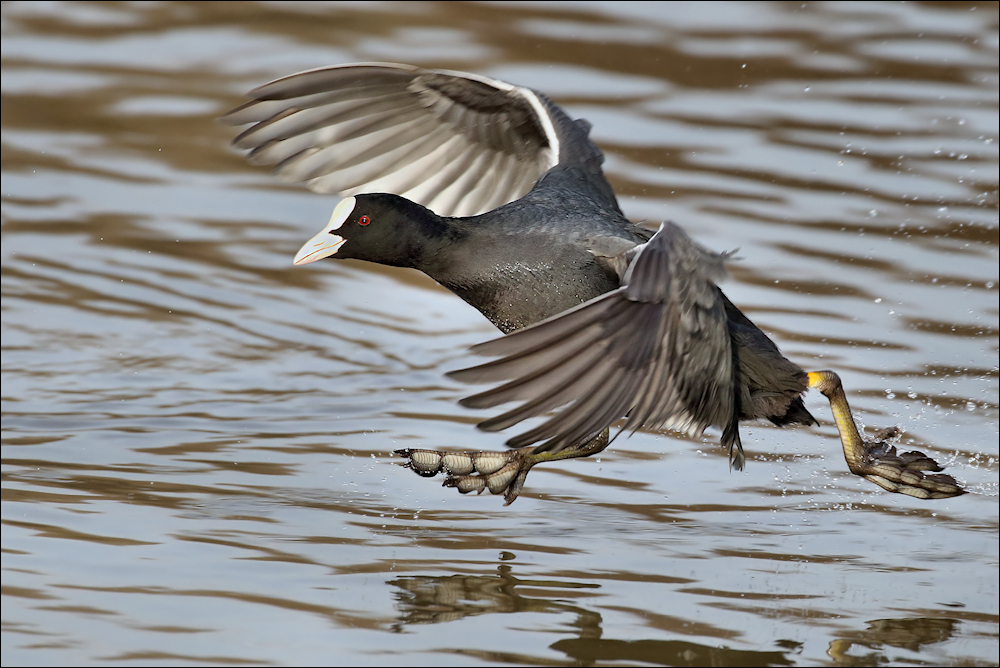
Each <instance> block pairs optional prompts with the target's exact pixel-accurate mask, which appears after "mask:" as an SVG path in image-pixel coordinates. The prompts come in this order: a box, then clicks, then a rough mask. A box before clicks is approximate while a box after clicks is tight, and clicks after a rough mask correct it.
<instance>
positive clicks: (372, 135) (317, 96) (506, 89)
mask: <svg viewBox="0 0 1000 668" xmlns="http://www.w3.org/2000/svg"><path fill="white" fill-rule="evenodd" d="M249 95H250V97H251V98H252V99H251V101H250V102H248V103H246V104H244V105H243V106H241V107H239V108H237V109H235V110H233V111H231V112H230V113H228V114H227V115H225V116H224V117H223V118H222V120H223V122H226V123H229V124H231V125H246V124H252V125H251V127H250V128H248V129H247V130H245V131H244V132H243V133H242V134H240V135H239V136H238V137H237V138H236V139H235V140H234V142H233V143H234V145H235V146H236V147H237V148H241V149H246V150H249V152H250V153H249V156H248V157H249V159H250V161H251V162H253V163H254V164H261V165H274V166H275V172H276V173H277V174H278V176H279V177H281V178H282V179H284V180H287V181H294V182H302V183H305V184H306V185H307V186H308V187H309V188H311V189H312V190H315V191H317V192H322V193H337V194H340V195H343V196H347V195H354V194H358V193H361V192H388V193H395V194H397V195H402V196H404V197H406V198H408V199H411V200H413V201H415V202H418V203H420V204H423V205H424V206H426V207H428V208H430V209H431V210H433V211H435V212H436V213H438V214H439V215H442V216H471V215H475V214H479V213H483V212H486V211H489V210H491V209H494V208H496V207H498V206H501V205H503V204H506V203H507V202H511V201H513V200H515V199H518V198H520V197H522V196H523V195H524V194H526V193H527V192H528V191H529V190H530V189H531V187H532V185H534V183H535V181H537V180H538V178H539V177H541V175H542V174H544V173H545V172H546V171H548V170H549V169H550V168H551V167H553V166H555V165H556V164H558V163H559V161H560V138H561V136H563V135H565V134H566V133H567V132H568V133H569V134H570V136H572V137H573V138H574V139H577V140H579V135H580V134H581V132H582V136H583V141H585V142H586V143H588V144H589V140H587V139H586V128H585V127H584V126H576V124H575V123H574V122H573V121H570V120H569V119H568V117H566V116H565V114H564V113H563V112H562V111H561V110H560V109H559V108H558V107H556V106H555V105H554V104H552V102H550V101H549V100H548V99H547V98H545V97H544V96H542V95H540V94H538V93H535V92H534V91H531V90H529V89H527V88H521V87H517V86H512V85H510V84H507V83H504V82H502V81H497V80H494V79H489V78H486V77H481V76H477V75H473V74H464V73H461V72H450V71H447V70H426V69H421V68H417V67H412V66H409V65H395V64H390V63H361V64H353V65H341V66H335V67H326V68H321V69H316V70H310V71H307V72H300V73H298V74H293V75H291V76H288V77H284V78H282V79H277V80H275V81H272V82H271V83H268V84H265V85H263V86H261V87H260V88H257V89H255V90H253V91H251V93H250V94H249ZM557 126H558V127H557ZM593 151H597V149H596V147H593ZM597 154H598V155H599V151H597Z"/></svg>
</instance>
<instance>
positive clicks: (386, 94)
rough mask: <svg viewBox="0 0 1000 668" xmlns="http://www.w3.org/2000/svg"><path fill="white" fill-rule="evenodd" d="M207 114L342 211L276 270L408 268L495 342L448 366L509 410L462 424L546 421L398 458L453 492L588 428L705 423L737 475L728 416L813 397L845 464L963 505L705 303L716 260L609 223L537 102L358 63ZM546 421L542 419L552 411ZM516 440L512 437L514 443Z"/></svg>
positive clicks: (595, 172)
mask: <svg viewBox="0 0 1000 668" xmlns="http://www.w3.org/2000/svg"><path fill="white" fill-rule="evenodd" d="M249 97H250V98H251V99H250V101H249V102H247V103H246V104H244V105H242V106H241V107H239V108H237V109H235V110H233V111H232V112H230V113H229V114H227V115H226V116H225V117H224V120H225V121H226V122H228V123H230V124H233V125H249V126H250V127H249V128H247V129H246V130H245V131H243V132H242V134H240V135H239V136H238V137H237V138H236V139H235V140H234V142H233V143H234V145H235V146H236V147H237V148H239V149H244V150H248V151H249V154H248V158H249V159H250V161H251V162H253V163H254V164H260V165H274V169H275V172H276V173H277V175H278V176H279V177H281V178H283V179H286V180H289V181H295V182H301V183H304V184H305V185H306V186H308V187H309V188H311V189H313V190H315V191H317V192H321V193H335V194H338V195H341V196H344V197H345V199H343V200H341V202H340V203H339V204H338V205H337V206H336V208H335V209H334V211H333V215H332V216H331V218H330V222H329V223H328V224H327V225H326V227H324V228H323V229H322V230H321V231H320V232H319V233H318V234H317V235H316V236H315V237H313V238H312V239H311V240H309V241H308V242H306V244H305V245H304V246H303V247H302V249H301V250H300V251H299V253H298V254H297V255H296V256H295V260H294V262H295V264H307V263H310V262H314V261H316V260H320V259H323V258H334V259H342V258H355V259H360V260H368V261H371V262H377V263H380V264H385V265H391V266H396V267H410V268H413V269H418V270H420V271H422V272H424V273H425V274H427V275H428V276H430V277H431V278H433V279H434V280H436V281H437V282H438V283H440V284H441V285H443V286H445V287H447V288H448V289H450V290H451V291H452V292H454V293H455V294H456V295H458V296H459V297H461V298H462V299H464V300H465V301H466V302H468V303H469V304H470V305H472V306H473V307H475V308H476V309H478V310H479V311H480V312H481V313H482V314H483V315H484V316H486V317H487V318H488V319H489V320H490V321H491V322H492V323H493V324H495V325H496V326H497V327H498V328H499V329H500V330H501V331H502V332H504V334H506V335H507V336H503V337H501V338H498V339H496V340H493V341H488V342H486V343H483V344H480V345H478V346H476V347H474V348H473V351H474V352H476V353H479V354H482V355H486V356H492V357H497V358H498V359H496V360H493V361H490V362H486V363H485V364H481V365H479V366H475V367H472V368H469V369H463V370H461V371H457V372H453V373H452V374H451V375H452V376H453V377H455V378H458V379H459V380H462V381H467V382H474V383H487V384H491V385H493V387H492V388H491V389H488V390H486V391H484V392H481V393H479V394H476V395H474V396H471V397H468V398H466V399H464V400H463V401H462V403H463V404H464V405H466V406H470V407H474V408H492V407H494V406H498V405H500V404H503V403H507V402H511V401H514V402H519V403H518V404H517V405H516V406H515V407H514V408H512V409H510V410H508V411H506V412H504V413H502V414H500V415H498V416H496V417H493V418H490V419H488V420H486V421H484V422H482V423H480V425H479V427H480V428H481V429H484V430H488V431H496V430H502V429H506V428H508V427H511V426H513V425H516V424H518V423H519V422H521V421H522V420H525V419H527V418H531V417H538V416H546V415H548V416H550V417H548V419H547V420H545V421H544V422H543V423H542V424H541V425H540V426H538V427H535V428H533V429H530V430H529V431H526V432H524V433H522V434H519V435H517V436H515V437H513V438H511V439H510V440H509V441H508V445H510V446H512V448H513V449H511V450H509V451H505V452H457V453H448V452H443V451H437V450H414V449H408V450H400V451H397V454H399V455H402V456H403V457H405V458H406V459H407V462H406V463H407V465H408V466H409V467H410V468H412V469H413V470H415V471H417V472H418V473H420V474H421V475H434V474H436V473H438V472H442V471H443V472H444V473H446V475H447V477H446V481H445V484H446V485H449V486H454V487H457V488H458V489H459V491H461V492H469V491H479V492H481V491H483V489H487V488H488V489H489V490H490V491H492V492H493V493H503V494H504V497H505V499H506V502H507V503H508V504H509V503H511V502H513V501H514V499H516V498H517V496H518V494H519V493H520V491H521V489H522V486H523V485H524V481H525V477H526V476H527V474H528V471H529V470H530V469H531V467H532V466H534V465H535V464H538V463H540V462H545V461H553V460H559V459H568V458H573V457H585V456H589V455H593V454H595V453H597V452H600V451H601V450H603V449H604V448H606V447H607V445H608V443H609V440H610V439H609V428H610V427H611V426H612V425H613V424H614V423H616V422H618V421H619V420H622V419H624V422H623V424H622V426H621V429H622V430H635V429H639V428H641V427H645V428H662V427H666V428H670V429H674V430H678V431H681V432H684V433H688V434H701V433H702V432H704V430H705V429H706V428H707V427H709V426H715V427H718V428H720V429H721V430H722V445H723V446H725V447H727V448H728V449H729V457H730V464H731V466H733V467H735V468H737V469H741V468H742V467H743V465H744V455H743V448H742V445H741V444H740V434H739V421H740V420H751V419H757V418H765V419H768V420H770V421H771V422H773V423H774V424H776V425H782V426H783V425H790V424H803V425H811V424H816V420H815V419H814V418H813V416H812V415H810V413H809V411H808V410H806V408H805V406H804V405H803V403H802V394H803V393H804V392H805V391H806V389H807V388H809V387H816V388H818V389H820V391H821V392H823V393H824V394H825V395H826V396H827V397H829V398H830V401H831V405H832V406H833V409H834V413H835V418H836V423H837V426H838V429H839V431H840V434H841V441H842V444H843V448H844V454H845V457H846V458H847V462H848V466H849V468H850V470H851V471H852V472H854V473H856V474H858V475H862V476H864V477H866V478H867V479H869V480H871V481H873V482H875V483H876V484H878V485H881V486H882V487H884V488H885V489H888V490H890V491H893V492H901V493H903V494H909V495H911V496H916V497H919V498H944V497H950V496H956V495H958V494H962V493H963V490H962V489H961V487H960V486H959V485H958V484H957V483H956V482H955V480H954V479H953V478H951V477H950V476H947V475H944V474H937V475H933V474H928V473H926V472H927V471H939V470H940V467H939V466H938V465H937V464H936V463H935V462H934V461H933V460H932V459H930V458H928V457H926V456H925V455H923V454H922V453H916V452H911V453H903V454H902V455H897V454H896V452H895V449H894V448H892V447H891V446H887V445H885V444H884V443H877V444H872V443H865V442H864V441H863V440H862V439H861V437H860V435H859V434H858V432H857V429H856V428H855V426H854V421H853V419H852V417H851V414H850V409H849V408H848V406H847V402H846V399H845V398H844V393H843V390H842V388H841V385H840V380H839V378H837V376H836V374H834V373H833V372H830V371H822V372H814V373H806V372H805V371H803V370H802V369H801V368H799V367H798V366H797V365H796V364H794V363H793V362H791V361H789V360H788V359H786V358H785V357H784V356H783V355H782V354H781V353H780V352H779V350H778V347H777V346H776V345H775V344H774V342H773V341H771V339H770V338H768V337H767V335H766V334H764V333H763V332H762V331H761V330H760V329H758V328H757V327H756V326H755V325H754V324H753V323H752V322H751V321H750V319H749V318H747V317H746V316H745V315H744V314H743V313H742V312H741V311H740V310H739V309H738V308H737V307H736V306H734V305H733V303H732V302H730V301H729V299H727V298H726V296H725V294H723V292H722V291H721V290H720V289H719V288H718V286H717V282H718V281H719V280H720V279H721V278H723V276H724V275H725V266H724V265H725V261H726V259H727V255H726V254H718V253H713V252H711V251H708V250H706V249H704V248H702V247H701V246H700V245H698V244H697V243H695V242H694V241H692V240H691V239H690V238H689V237H688V236H687V234H685V233H684V231H683V230H682V229H681V228H680V227H678V226H677V225H675V224H673V223H670V222H665V223H663V224H662V225H661V226H660V227H659V230H658V231H656V232H655V234H654V233H653V232H652V231H651V230H648V229H646V228H644V227H640V226H637V225H634V224H632V223H631V222H630V221H629V220H628V219H626V218H625V216H624V215H623V214H622V211H621V209H620V208H619V206H618V202H617V200H616V198H615V194H614V192H613V190H612V188H611V186H610V184H609V183H608V181H607V179H606V178H605V177H604V173H603V171H602V167H601V165H602V162H603V160H604V157H603V154H602V153H601V151H600V149H598V148H597V146H596V145H594V143H593V142H592V141H591V140H590V138H589V130H590V125H589V124H588V123H587V122H586V121H584V120H574V119H572V118H570V117H569V116H568V115H567V114H566V113H565V112H564V111H563V110H562V109H560V108H559V107H558V106H556V105H555V104H554V103H553V102H552V101H551V100H550V99H549V98H547V97H546V96H545V95H543V94H542V93H539V92H538V91H534V90H530V89H528V88H523V87H519V86H514V85H511V84H508V83H505V82H502V81H497V80H495V79H490V78H487V77H483V76H478V75H475V74H466V73H462V72H452V71H447V70H431V69H422V68H418V67H412V66H408V65H398V64H390V63H360V64H350V65H339V66H334V67H326V68H321V69H316V70H310V71H307V72H301V73H298V74H293V75H291V76H288V77H284V78H282V79H278V80H276V81H272V82H271V83H268V84H265V85H263V86H261V87H260V88H257V89H255V90H253V91H251V92H250V94H249ZM553 411H555V413H554V415H553V414H552V412H553ZM529 446H532V447H529Z"/></svg>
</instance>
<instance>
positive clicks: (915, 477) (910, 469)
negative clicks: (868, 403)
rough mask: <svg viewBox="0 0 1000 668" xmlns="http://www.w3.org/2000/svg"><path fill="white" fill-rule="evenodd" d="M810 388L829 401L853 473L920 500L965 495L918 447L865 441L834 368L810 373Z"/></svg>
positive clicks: (882, 486) (845, 456) (848, 464)
mask: <svg viewBox="0 0 1000 668" xmlns="http://www.w3.org/2000/svg"><path fill="white" fill-rule="evenodd" d="M809 387H813V388H816V389H817V390H819V391H820V392H822V393H823V395H824V396H825V397H826V398H827V399H829V400H830V408H831V410H832V411H833V420H834V422H835V423H836V425H837V431H838V432H840V443H841V445H843V447H844V459H846V460H847V467H848V468H849V469H851V473H854V474H855V475H859V476H861V477H863V478H865V479H866V480H870V481H871V482H873V483H875V484H876V485H878V486H879V487H881V488H883V489H887V490H889V491H890V492H898V493H900V494H907V495H909V496H914V497H916V498H918V499H946V498H949V497H952V496H959V495H961V494H965V490H964V489H962V487H961V485H959V484H958V483H957V482H956V481H955V479H954V478H952V477H951V476H950V475H947V474H945V473H938V474H929V473H926V471H940V470H942V468H943V467H942V466H940V465H939V464H938V463H937V462H936V461H934V460H933V459H931V458H930V457H928V456H927V455H925V454H924V453H922V452H918V451H916V450H913V451H910V452H904V453H902V454H897V453H896V448H895V447H893V446H891V445H889V444H888V443H885V442H884V441H865V440H864V439H863V438H862V437H861V434H860V433H858V428H857V426H856V425H855V424H854V416H853V415H851V407H850V406H849V405H848V403H847V396H846V395H845V394H844V387H843V385H841V383H840V377H839V376H837V374H835V373H834V372H832V371H813V372H810V373H809Z"/></svg>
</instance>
